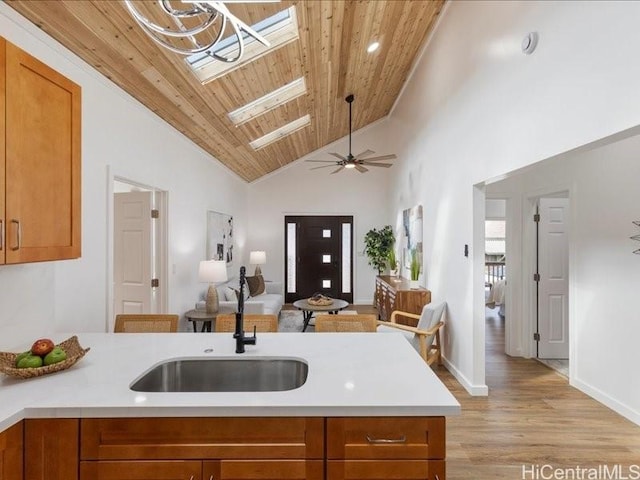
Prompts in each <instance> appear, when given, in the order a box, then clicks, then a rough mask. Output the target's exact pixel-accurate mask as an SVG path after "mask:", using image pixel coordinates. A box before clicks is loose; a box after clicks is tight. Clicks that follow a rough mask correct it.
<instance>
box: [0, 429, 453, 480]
mask: <svg viewBox="0 0 640 480" xmlns="http://www.w3.org/2000/svg"><path fill="white" fill-rule="evenodd" d="M22 439H23V423H20V424H18V425H16V426H14V427H12V428H11V429H9V430H7V431H5V432H2V433H0V480H23V479H24V480H78V479H79V480H149V479H151V478H153V479H154V480H155V479H158V480H212V479H214V480H260V479H264V480H273V479H278V480H343V479H344V480H346V479H349V480H372V479H373V480H377V479H380V480H383V479H384V480H386V479H404V480H445V419H444V417H344V418H342V417H331V418H322V417H317V418H315V417H314V418H297V417H285V418H282V417H268V418H247V417H242V418H226V417H225V418H208V417H207V418H104V419H28V420H25V421H24V465H25V467H24V477H23V471H22V465H23V460H22V459H23V443H22Z"/></svg>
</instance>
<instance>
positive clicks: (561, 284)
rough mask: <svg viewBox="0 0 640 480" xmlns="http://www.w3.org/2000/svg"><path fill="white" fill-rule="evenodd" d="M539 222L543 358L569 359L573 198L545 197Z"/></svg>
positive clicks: (539, 343)
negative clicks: (570, 232)
mask: <svg viewBox="0 0 640 480" xmlns="http://www.w3.org/2000/svg"><path fill="white" fill-rule="evenodd" d="M539 213H540V223H539V225H538V229H539V230H538V273H539V274H540V282H539V285H538V293H539V295H538V333H539V334H540V340H539V342H538V357H539V358H569V236H568V232H569V199H568V198H541V199H540V202H539Z"/></svg>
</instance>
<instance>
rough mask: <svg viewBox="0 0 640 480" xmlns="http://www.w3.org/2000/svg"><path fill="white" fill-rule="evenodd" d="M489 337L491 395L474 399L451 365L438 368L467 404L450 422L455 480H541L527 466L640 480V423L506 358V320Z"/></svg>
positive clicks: (547, 372) (496, 322)
mask: <svg viewBox="0 0 640 480" xmlns="http://www.w3.org/2000/svg"><path fill="white" fill-rule="evenodd" d="M486 337H487V347H486V348H487V350H486V360H487V366H486V379H487V380H486V381H487V385H488V387H489V396H488V397H472V396H470V395H469V394H467V392H466V391H465V390H464V389H463V388H462V387H461V386H460V384H459V383H458V382H457V381H456V380H455V378H454V377H453V376H452V375H451V374H450V373H449V372H448V371H447V370H446V369H445V368H444V367H436V369H435V370H436V372H437V374H438V376H439V377H440V379H441V380H442V381H443V382H444V383H445V385H447V387H448V388H449V389H450V390H451V392H452V393H453V394H454V395H455V397H456V398H457V400H458V401H459V402H460V404H461V405H462V415H460V416H458V417H450V418H448V419H447V478H448V479H449V480H468V479H474V480H475V479H478V480H489V479H491V480H493V479H505V480H520V479H533V478H536V477H534V476H532V473H531V470H529V471H528V472H525V474H524V475H523V466H524V467H525V468H529V469H531V466H532V465H539V466H543V465H551V466H552V467H554V468H563V467H564V468H567V467H571V468H574V469H575V467H576V466H580V467H582V468H590V467H598V465H608V466H609V468H613V467H614V466H615V465H618V464H620V465H621V466H622V468H623V470H622V471H621V475H620V476H619V477H617V476H616V477H610V478H637V477H633V476H631V472H630V471H629V470H628V468H629V466H630V465H640V427H639V426H637V425H635V424H633V423H632V422H630V421H628V420H626V419H625V418H623V417H621V416H620V415H618V414H617V413H615V412H613V411H612V410H610V409H608V408H607V407H605V406H604V405H602V404H600V403H598V402H596V401H595V400H593V399H592V398H590V397H588V396H587V395H585V394H583V393H582V392H580V391H578V390H576V389H575V388H573V387H571V386H569V385H568V383H567V379H566V378H564V377H563V376H561V375H560V374H559V373H557V372H555V371H554V370H551V369H550V368H548V367H546V366H544V365H542V364H541V363H539V362H537V361H536V360H533V359H523V358H511V357H508V356H506V355H505V354H504V323H503V321H502V320H501V319H500V317H498V316H497V315H496V316H495V318H493V317H489V318H488V320H487V324H486ZM634 472H636V473H640V469H638V470H634ZM561 473H564V472H561ZM571 473H572V472H569V474H571ZM545 474H547V475H548V474H549V471H545ZM625 474H627V475H630V476H628V477H625V476H623V475H625ZM538 478H543V477H542V476H540V477H538ZM548 478H561V477H548ZM562 478H580V477H577V476H576V477H570V476H565V477H562ZM582 478H589V477H588V476H586V475H585V476H583V477H582ZM598 478H605V477H598ZM606 478H609V477H606Z"/></svg>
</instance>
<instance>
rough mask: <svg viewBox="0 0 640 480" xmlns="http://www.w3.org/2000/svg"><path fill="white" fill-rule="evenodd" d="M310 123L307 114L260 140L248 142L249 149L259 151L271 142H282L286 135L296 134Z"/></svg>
mask: <svg viewBox="0 0 640 480" xmlns="http://www.w3.org/2000/svg"><path fill="white" fill-rule="evenodd" d="M310 123H311V117H310V116H309V115H308V114H307V115H305V116H304V117H300V118H299V119H297V120H294V121H293V122H291V123H287V124H286V125H284V126H282V127H280V128H278V129H277V130H274V131H273V132H270V133H267V134H266V135H263V136H262V137H260V138H256V139H255V140H252V141H251V142H249V145H251V147H252V148H253V149H254V150H260V149H261V148H263V147H266V146H267V145H269V144H271V143H273V142H277V141H278V140H282V139H283V138H284V137H286V136H287V135H291V134H292V133H294V132H297V131H298V130H300V129H301V128H304V127H306V126H307V125H309V124H310Z"/></svg>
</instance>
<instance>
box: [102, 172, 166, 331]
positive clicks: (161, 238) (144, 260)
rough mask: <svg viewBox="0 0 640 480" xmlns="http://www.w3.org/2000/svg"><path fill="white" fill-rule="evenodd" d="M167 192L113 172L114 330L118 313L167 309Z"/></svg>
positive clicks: (111, 310) (109, 327)
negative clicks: (120, 176)
mask: <svg viewBox="0 0 640 480" xmlns="http://www.w3.org/2000/svg"><path fill="white" fill-rule="evenodd" d="M166 196H167V193H166V192H165V191H162V190H159V189H157V188H154V187H150V186H147V185H142V184H140V183H137V182H133V181H131V180H127V179H123V178H117V177H114V178H113V181H112V191H111V192H110V197H111V201H110V202H109V205H110V208H111V215H110V218H112V222H111V228H110V232H111V235H110V237H111V238H110V242H109V243H110V246H111V248H112V256H111V261H110V264H111V265H110V266H111V269H110V273H111V280H112V281H111V282H110V284H109V286H110V294H109V301H108V303H107V310H108V311H107V331H112V330H113V321H114V318H115V315H117V314H120V313H164V312H165V311H166V309H167V298H168V292H167V279H168V275H167V245H166V238H167V221H166V211H167V208H166V205H167V203H166Z"/></svg>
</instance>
